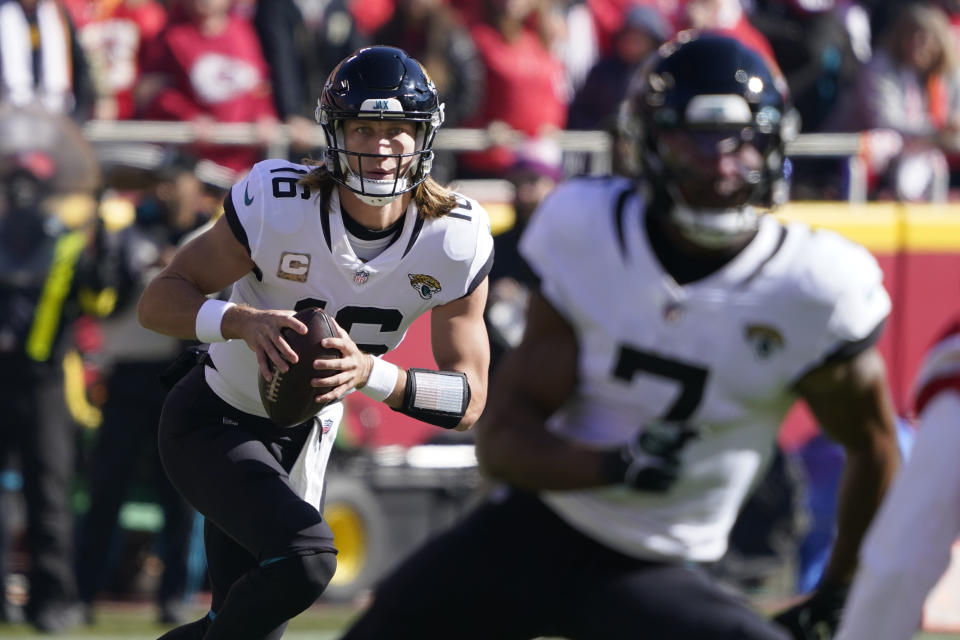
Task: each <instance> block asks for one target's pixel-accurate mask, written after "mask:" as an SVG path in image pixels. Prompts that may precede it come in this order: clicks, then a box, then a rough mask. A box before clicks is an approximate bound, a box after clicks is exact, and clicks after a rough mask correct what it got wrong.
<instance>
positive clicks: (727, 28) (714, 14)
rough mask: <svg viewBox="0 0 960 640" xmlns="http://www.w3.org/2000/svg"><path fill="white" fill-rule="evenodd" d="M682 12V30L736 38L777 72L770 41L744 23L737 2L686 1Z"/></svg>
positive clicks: (727, 0) (717, 0)
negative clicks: (690, 29) (707, 32)
mask: <svg viewBox="0 0 960 640" xmlns="http://www.w3.org/2000/svg"><path fill="white" fill-rule="evenodd" d="M681 12H682V13H681V15H680V19H679V22H680V25H681V28H688V27H689V28H693V29H700V30H702V31H711V32H714V33H719V34H721V35H725V36H729V37H731V38H736V39H737V40H739V41H740V42H742V43H743V44H745V45H746V46H748V47H750V48H751V49H753V50H754V51H756V52H757V53H759V54H760V55H762V56H763V57H764V59H765V60H766V62H767V64H769V65H770V66H771V67H773V68H774V69H776V70H778V71H779V70H780V65H779V64H777V59H776V57H775V56H774V55H773V47H772V46H770V41H769V40H767V38H766V36H764V35H763V34H762V33H760V32H759V31H758V30H757V29H756V28H755V27H754V26H753V25H752V24H750V21H749V20H747V16H746V14H745V13H744V12H743V7H742V6H741V4H740V0H686V1H685V2H684V3H683V5H682V9H681Z"/></svg>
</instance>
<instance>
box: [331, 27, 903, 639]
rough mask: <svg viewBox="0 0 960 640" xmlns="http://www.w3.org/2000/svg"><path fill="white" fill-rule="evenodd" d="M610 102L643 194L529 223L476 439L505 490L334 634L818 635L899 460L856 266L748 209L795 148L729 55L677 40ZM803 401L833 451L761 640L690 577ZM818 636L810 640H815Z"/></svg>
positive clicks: (841, 250) (783, 102)
mask: <svg viewBox="0 0 960 640" xmlns="http://www.w3.org/2000/svg"><path fill="white" fill-rule="evenodd" d="M636 84H637V87H638V88H639V90H637V89H634V90H632V92H631V94H630V96H631V97H630V101H631V106H632V111H633V113H634V115H635V117H636V118H637V119H638V121H639V122H638V124H639V125H640V127H639V128H638V129H637V130H638V131H641V132H642V137H641V138H639V139H638V140H637V141H636V142H637V149H638V150H639V151H640V153H642V156H643V157H642V159H643V165H644V170H645V180H644V181H643V182H642V183H641V184H640V188H639V189H638V185H637V184H636V183H634V182H632V181H630V180H628V179H625V178H621V177H608V178H599V179H598V178H586V179H582V180H571V181H569V182H567V183H565V184H562V185H560V186H559V187H557V188H556V189H555V190H554V191H553V192H552V193H551V194H550V195H548V196H547V198H546V199H545V200H544V202H543V204H542V205H541V206H540V208H539V209H538V211H537V212H536V213H535V214H534V215H533V219H532V220H531V221H530V223H529V226H528V227H527V229H526V231H525V233H524V237H523V239H522V240H521V244H520V249H521V253H522V254H523V255H524V256H525V258H526V259H527V260H528V262H529V263H530V265H531V266H532V268H533V270H534V271H535V272H536V273H537V274H538V275H539V276H540V278H541V281H540V288H539V291H538V292H537V293H534V294H533V295H532V297H531V303H530V308H529V311H528V315H527V321H528V323H527V328H526V333H525V334H524V337H523V340H522V342H521V344H520V346H519V347H518V348H517V349H516V350H514V351H512V352H511V353H509V354H508V355H507V356H505V359H504V361H503V364H502V366H501V367H500V368H499V369H498V374H497V376H496V382H495V384H494V387H493V389H492V390H491V394H490V399H491V400H490V405H489V407H488V411H487V413H486V414H485V415H484V417H483V420H482V423H481V425H480V426H479V427H478V430H477V454H478V457H479V460H480V463H481V466H482V469H483V470H484V471H485V472H486V474H487V475H488V476H490V477H492V478H494V479H496V480H500V481H502V482H503V483H504V485H506V486H505V487H503V490H501V491H497V492H494V494H493V495H492V496H491V498H490V499H489V500H488V501H486V502H485V503H484V504H482V505H481V506H480V507H479V508H478V509H477V510H476V511H474V512H473V513H472V514H471V515H469V516H468V517H467V518H465V519H464V520H463V521H462V522H461V523H460V524H458V525H457V526H455V527H454V528H453V529H451V530H450V531H448V532H446V533H444V534H442V535H441V536H439V537H438V538H435V539H434V540H433V541H432V542H430V543H428V544H427V545H426V546H425V547H424V548H422V549H421V550H419V551H418V552H416V553H415V554H414V555H413V556H412V557H411V558H410V559H408V560H407V561H406V562H405V563H404V564H402V565H401V566H400V567H399V568H398V569H397V570H396V571H395V572H394V573H393V574H391V575H389V576H388V577H387V578H386V579H385V580H384V581H383V582H382V583H381V584H380V585H379V587H378V589H377V590H376V592H375V594H374V598H373V603H372V605H371V607H370V608H369V609H368V610H367V611H366V612H365V613H364V614H363V615H362V616H361V617H360V618H359V619H358V621H357V622H356V623H355V624H354V626H353V627H352V628H351V629H350V630H348V631H347V632H346V634H345V635H344V636H343V638H344V640H367V639H373V638H387V637H389V638H417V639H418V640H426V639H431V638H438V639H439V638H457V639H458V640H465V639H473V638H475V639H477V640H480V639H481V638H483V639H488V638H497V639H498V640H505V639H514V638H515V639H521V638H534V637H537V636H561V637H564V638H575V639H578V640H579V639H585V638H590V639H599V638H604V639H607V638H644V639H646V640H651V639H658V638H662V639H669V640H684V639H694V638H696V639H702V638H711V639H714V640H716V639H724V638H728V639H731V640H733V639H736V640H760V639H762V640H784V639H787V638H790V637H795V638H821V637H829V634H830V633H831V632H832V629H833V628H835V626H836V624H837V621H838V620H839V615H840V611H841V608H842V605H843V600H844V594H845V592H846V589H847V585H848V584H849V581H850V580H851V579H852V577H853V574H854V570H855V562H856V554H857V549H858V547H859V543H860V539H861V536H862V535H863V532H864V531H865V529H866V528H867V525H868V524H869V522H870V519H871V517H872V516H873V513H874V510H875V509H876V507H877V505H878V504H879V503H880V500H881V498H882V496H883V493H884V491H885V489H886V487H887V485H888V484H889V482H890V479H891V478H892V477H893V475H894V473H895V470H896V468H897V464H898V460H899V454H898V452H897V443H896V437H895V435H894V426H893V409H892V404H891V400H890V397H889V391H888V388H887V381H886V374H885V369H884V366H883V361H882V359H881V357H880V355H879V354H878V352H877V351H876V349H875V348H874V343H875V341H876V340H877V337H878V336H879V334H880V332H881V328H882V326H883V323H884V320H885V318H886V317H887V315H888V313H889V311H890V301H889V298H888V296H887V293H886V292H885V290H884V288H883V285H882V283H881V279H882V273H881V271H880V269H879V268H878V265H877V263H876V261H875V260H874V258H873V257H872V256H870V254H869V253H868V252H867V251H866V250H865V249H864V248H862V247H860V246H857V245H855V244H852V243H850V242H848V241H847V240H845V239H843V238H841V237H840V236H838V235H836V234H834V233H831V232H828V231H816V232H815V231H812V230H811V229H810V228H808V227H807V226H805V225H802V224H796V223H792V224H784V223H781V222H780V221H778V220H777V219H776V218H775V217H773V216H768V215H761V212H760V210H759V207H762V206H767V205H771V204H775V203H776V202H777V201H778V200H779V199H780V198H781V197H782V196H783V195H784V193H783V192H784V189H785V185H784V184H783V183H784V178H785V176H784V165H785V158H784V155H783V153H784V151H783V150H784V142H785V140H786V139H788V138H789V136H790V135H792V133H793V132H794V131H795V128H796V123H795V122H793V120H792V115H791V114H792V111H791V109H790V106H789V103H788V102H787V99H786V97H785V95H784V92H783V90H782V89H781V87H782V83H781V82H780V80H779V79H778V78H777V77H775V76H774V75H773V74H772V73H771V71H770V70H769V69H768V68H767V66H766V64H765V63H764V61H763V59H762V58H761V57H760V56H758V55H757V54H755V53H754V52H752V51H751V50H749V49H746V48H745V47H744V46H743V45H741V44H739V43H738V42H737V41H735V40H732V39H729V38H725V37H720V36H707V35H703V36H701V37H699V38H696V37H694V36H688V37H685V38H684V39H682V40H679V41H677V42H675V43H672V44H670V45H668V46H665V47H664V48H662V49H661V50H660V53H659V54H658V57H657V58H656V59H655V60H653V61H652V63H651V66H650V67H649V68H648V69H647V70H646V71H645V72H644V74H643V75H642V77H641V78H639V79H638V82H637V83H636ZM797 397H802V398H803V399H805V400H806V402H807V403H808V404H809V406H810V408H811V409H812V410H813V413H814V414H815V416H816V418H817V419H818V421H819V422H820V424H822V425H823V426H824V428H825V429H826V430H827V431H828V432H829V433H830V434H831V435H832V436H833V437H834V438H835V439H837V440H838V441H839V442H841V443H842V444H843V445H844V447H845V449H846V453H847V467H846V472H845V479H844V483H843V488H842V492H843V495H842V498H841V512H840V519H839V532H838V538H837V543H836V546H835V550H834V553H833V557H832V558H831V561H830V564H829V567H828V568H827V570H826V575H825V577H824V580H823V581H822V582H821V583H820V584H819V585H818V588H817V589H816V590H815V591H814V592H813V593H812V594H809V595H808V596H807V597H806V598H804V599H803V600H802V601H801V602H799V603H798V604H797V605H795V606H794V607H792V608H790V609H789V610H787V611H785V612H783V613H782V614H780V615H779V616H777V618H776V621H777V622H778V623H779V624H776V623H774V622H773V621H771V620H767V619H765V618H763V617H762V616H761V615H759V614H757V613H756V612H755V611H754V610H753V609H752V608H751V607H750V606H749V604H748V603H747V602H746V601H745V600H744V599H741V598H739V597H736V596H734V595H732V594H731V593H730V592H729V591H727V590H726V589H724V588H721V587H720V586H718V585H716V584H714V583H712V582H711V580H710V579H709V578H708V577H707V576H706V574H705V573H704V572H703V571H701V570H698V569H696V568H694V566H695V564H696V563H698V562H711V561H715V560H717V559H718V558H720V557H721V556H722V555H723V553H724V551H725V549H726V546H727V538H728V534H729V530H730V527H731V525H732V524H733V522H734V519H735V517H736V514H737V511H738V509H739V508H740V506H741V504H742V502H743V500H744V498H745V497H746V496H747V494H748V492H749V490H750V488H751V485H752V484H753V483H754V481H755V480H756V479H757V477H758V474H759V473H760V472H762V470H763V469H764V468H765V466H766V465H767V464H768V461H769V459H770V456H771V455H772V453H773V450H774V444H775V438H776V433H777V428H778V426H779V425H780V423H781V421H782V419H783V417H784V415H785V414H786V412H787V410H788V409H789V408H790V406H791V405H792V404H793V403H794V401H795V400H796V399H797ZM821 632H826V633H827V635H826V636H823V635H818V634H820V633H821Z"/></svg>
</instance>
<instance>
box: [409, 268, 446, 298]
mask: <svg viewBox="0 0 960 640" xmlns="http://www.w3.org/2000/svg"><path fill="white" fill-rule="evenodd" d="M407 277H408V278H410V286H411V287H413V288H414V289H416V291H417V293H418V294H420V297H421V298H423V299H424V300H429V299H430V298H432V297H433V295H434V294H435V293H440V282H439V281H438V280H437V279H436V278H434V277H433V276H428V275H426V274H424V273H408V274H407Z"/></svg>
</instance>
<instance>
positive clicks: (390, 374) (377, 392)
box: [357, 356, 400, 402]
mask: <svg viewBox="0 0 960 640" xmlns="http://www.w3.org/2000/svg"><path fill="white" fill-rule="evenodd" d="M372 357H373V366H372V367H370V377H369V378H368V379H367V384H365V385H363V386H362V387H359V388H358V389H357V391H359V392H360V393H362V394H363V395H365V396H367V397H368V398H373V399H374V400H376V401H377V402H383V401H384V400H386V399H387V396H389V395H390V394H391V393H393V388H394V387H395V386H397V379H398V378H399V377H400V367H398V366H397V365H395V364H393V363H392V362H387V361H386V360H383V359H382V358H378V357H376V356H372Z"/></svg>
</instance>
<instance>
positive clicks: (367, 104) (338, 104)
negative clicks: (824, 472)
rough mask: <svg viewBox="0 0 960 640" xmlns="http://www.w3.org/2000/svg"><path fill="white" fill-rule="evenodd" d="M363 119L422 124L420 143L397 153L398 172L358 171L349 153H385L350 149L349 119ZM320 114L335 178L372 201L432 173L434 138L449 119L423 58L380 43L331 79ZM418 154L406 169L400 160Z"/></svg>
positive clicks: (406, 188)
mask: <svg viewBox="0 0 960 640" xmlns="http://www.w3.org/2000/svg"><path fill="white" fill-rule="evenodd" d="M358 118H372V119H376V120H390V119H397V120H407V121H411V122H413V123H415V126H416V131H417V133H416V148H415V151H413V152H412V153H409V154H397V161H398V165H397V166H398V169H397V174H396V175H394V176H393V178H392V179H387V180H374V179H370V178H363V177H361V176H358V175H357V174H356V173H354V172H353V171H352V170H351V169H350V167H349V164H348V162H347V160H348V157H349V156H354V157H356V158H358V160H359V162H360V163H361V165H360V166H362V163H363V159H364V157H367V158H372V157H382V156H380V155H378V154H369V153H355V152H352V151H347V150H346V149H345V148H344V139H343V122H344V121H345V120H354V119H358ZM316 119H317V122H318V123H320V126H322V127H323V133H324V135H325V137H326V140H327V152H326V164H327V168H328V169H329V170H330V174H331V175H332V177H333V179H334V180H335V181H336V182H337V183H338V184H341V185H343V186H345V187H347V188H348V189H350V190H351V191H353V192H354V193H356V194H357V195H358V196H359V197H360V199H361V200H363V201H364V202H367V203H368V204H372V205H383V204H386V203H388V202H390V201H392V200H394V199H396V198H397V197H398V196H400V194H402V193H405V192H407V191H410V190H411V189H413V188H414V187H416V186H417V185H418V184H420V183H422V182H423V181H424V180H426V179H427V176H429V175H430V170H431V168H432V166H433V150H432V149H431V147H432V146H433V138H434V136H435V135H436V133H437V129H438V128H440V125H442V124H443V105H442V104H441V103H440V101H439V98H438V97H437V89H436V87H435V86H434V84H433V81H432V80H431V79H430V76H429V75H427V72H426V70H425V69H424V68H423V65H421V64H420V63H419V62H417V61H416V60H415V59H414V58H412V57H410V56H409V55H408V54H407V53H406V52H405V51H403V50H402V49H398V48H396V47H386V46H374V47H367V48H364V49H360V50H358V51H356V52H355V53H354V54H352V55H351V56H350V57H348V58H346V59H344V60H343V61H342V62H340V64H338V65H337V66H336V68H334V70H333V71H332V72H331V73H330V77H329V78H327V82H326V84H325V85H324V88H323V93H322V94H321V96H320V100H319V101H318V104H317V110H316ZM408 156H414V161H413V162H412V163H410V165H409V167H408V168H407V169H406V170H405V171H404V172H403V173H401V170H400V168H399V167H400V161H401V160H402V159H403V158H404V157H408Z"/></svg>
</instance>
